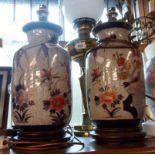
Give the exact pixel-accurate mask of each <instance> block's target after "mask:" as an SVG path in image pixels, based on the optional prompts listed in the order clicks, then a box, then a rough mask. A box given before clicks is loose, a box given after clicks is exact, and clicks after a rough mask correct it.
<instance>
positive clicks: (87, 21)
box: [73, 17, 96, 29]
mask: <svg viewBox="0 0 155 155" xmlns="http://www.w3.org/2000/svg"><path fill="white" fill-rule="evenodd" d="M73 24H74V25H73V27H74V29H77V28H79V27H81V26H82V25H90V26H91V27H93V26H95V24H96V20H95V19H93V18H88V17H82V18H77V19H75V20H74V21H73Z"/></svg>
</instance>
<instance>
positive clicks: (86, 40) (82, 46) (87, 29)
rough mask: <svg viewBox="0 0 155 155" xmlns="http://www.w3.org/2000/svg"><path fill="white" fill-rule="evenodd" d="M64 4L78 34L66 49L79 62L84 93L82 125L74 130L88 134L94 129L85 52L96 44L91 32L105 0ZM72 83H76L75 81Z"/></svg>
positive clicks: (67, 0) (66, 1) (69, 19)
mask: <svg viewBox="0 0 155 155" xmlns="http://www.w3.org/2000/svg"><path fill="white" fill-rule="evenodd" d="M63 6H64V14H65V17H66V18H67V20H68V21H69V22H70V23H71V24H73V27H74V29H75V30H76V31H77V34H78V37H77V38H76V39H74V40H72V41H70V42H69V43H68V44H67V45H66V49H67V51H68V52H69V54H70V55H71V57H72V60H73V61H75V62H77V63H78V64H79V66H80V70H81V75H80V77H79V85H80V90H81V94H82V103H79V105H80V104H82V106H83V112H82V119H83V120H82V125H75V126H74V132H75V134H76V135H83V136H87V135H89V131H90V130H91V129H92V123H91V121H90V119H89V116H88V110H87V104H86V97H85V96H86V93H85V53H86V51H87V50H89V49H91V48H93V47H95V46H96V39H95V38H91V37H90V34H91V30H92V28H93V27H94V26H95V24H96V22H97V21H99V19H100V18H101V16H102V13H103V8H104V0H97V2H96V1H94V0H63ZM94 8H95V10H94ZM73 74H74V73H73ZM73 76H74V75H73ZM72 84H73V85H74V82H72ZM73 88H74V87H73ZM73 93H76V90H73ZM73 104H74V100H73ZM73 115H74V111H73Z"/></svg>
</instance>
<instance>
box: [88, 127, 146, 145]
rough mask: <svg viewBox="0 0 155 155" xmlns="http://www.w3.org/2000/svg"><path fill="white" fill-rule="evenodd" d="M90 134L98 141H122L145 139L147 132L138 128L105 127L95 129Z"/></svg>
mask: <svg viewBox="0 0 155 155" xmlns="http://www.w3.org/2000/svg"><path fill="white" fill-rule="evenodd" d="M90 135H91V136H92V137H93V138H94V139H95V140H96V141H97V142H107V143H121V142H123V143H124V142H127V143H128V142H137V141H143V140H144V139H145V133H144V132H143V131H142V129H141V128H140V127H137V128H103V129H101V128H100V129H95V130H94V131H92V132H90Z"/></svg>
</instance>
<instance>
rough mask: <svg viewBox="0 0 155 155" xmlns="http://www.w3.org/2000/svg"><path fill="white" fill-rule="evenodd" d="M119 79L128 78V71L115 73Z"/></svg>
mask: <svg viewBox="0 0 155 155" xmlns="http://www.w3.org/2000/svg"><path fill="white" fill-rule="evenodd" d="M117 75H118V78H119V80H126V79H127V78H128V72H127V71H126V72H120V73H117Z"/></svg>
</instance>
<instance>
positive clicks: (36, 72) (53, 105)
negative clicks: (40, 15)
mask: <svg viewBox="0 0 155 155" xmlns="http://www.w3.org/2000/svg"><path fill="white" fill-rule="evenodd" d="M23 30H24V31H25V32H26V33H27V34H28V40H29V44H28V45H26V46H24V47H22V48H21V49H19V50H18V51H17V52H16V53H15V56H14V60H13V75H12V111H13V122H14V124H15V126H37V125H42V126H43V125H50V126H54V125H62V126H63V125H66V124H68V123H69V121H70V117H71V89H70V57H69V55H68V54H67V52H66V51H65V50H63V49H62V48H61V47H60V46H58V45H56V42H57V38H58V36H59V35H60V34H61V32H62V31H61V28H60V27H57V26H55V25H52V24H51V23H48V22H45V23H44V22H36V23H33V22H32V23H29V24H27V25H25V27H24V28H23Z"/></svg>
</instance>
